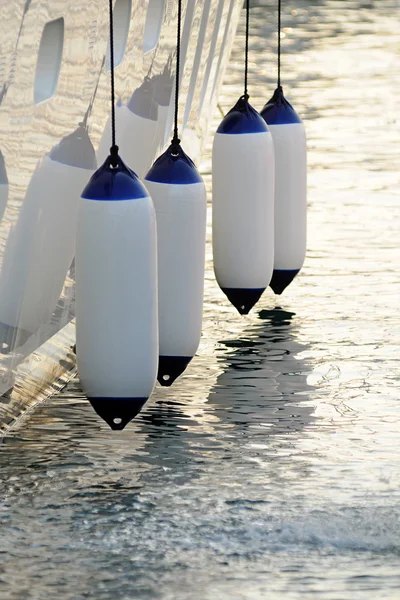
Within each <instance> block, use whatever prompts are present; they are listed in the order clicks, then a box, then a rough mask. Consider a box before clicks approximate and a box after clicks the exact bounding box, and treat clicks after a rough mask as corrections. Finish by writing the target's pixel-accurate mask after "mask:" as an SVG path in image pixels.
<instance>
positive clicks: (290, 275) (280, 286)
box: [269, 269, 300, 295]
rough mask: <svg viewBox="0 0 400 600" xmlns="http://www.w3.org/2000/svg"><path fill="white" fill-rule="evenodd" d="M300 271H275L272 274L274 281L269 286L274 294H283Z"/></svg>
mask: <svg viewBox="0 0 400 600" xmlns="http://www.w3.org/2000/svg"><path fill="white" fill-rule="evenodd" d="M299 271H300V269H292V270H289V269H287V270H286V269H274V272H273V273H272V279H271V282H270V284H269V286H270V288H272V291H273V292H274V294H278V295H280V294H282V292H283V291H284V290H285V289H286V288H287V286H288V285H289V284H290V283H292V281H293V279H294V278H295V277H296V275H297V273H298V272H299Z"/></svg>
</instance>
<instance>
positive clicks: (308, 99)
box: [0, 0, 400, 600]
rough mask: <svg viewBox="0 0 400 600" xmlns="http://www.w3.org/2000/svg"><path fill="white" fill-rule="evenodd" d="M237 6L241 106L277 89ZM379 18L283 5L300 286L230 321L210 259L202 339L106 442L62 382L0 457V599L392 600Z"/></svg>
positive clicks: (392, 143) (77, 394)
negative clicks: (305, 219) (294, 127)
mask: <svg viewBox="0 0 400 600" xmlns="http://www.w3.org/2000/svg"><path fill="white" fill-rule="evenodd" d="M258 4H259V6H257V7H256V8H254V10H253V11H252V28H253V31H254V35H253V37H252V40H251V52H252V54H251V65H250V67H251V81H252V82H253V85H252V88H253V89H252V101H253V104H254V105H255V106H256V107H257V108H261V107H262V105H263V103H264V102H265V101H266V100H267V99H268V97H269V96H270V95H271V92H272V91H273V87H274V80H275V71H276V69H275V63H274V54H273V52H274V45H275V38H274V36H273V33H272V32H273V28H274V23H273V17H272V13H271V6H272V3H271V2H268V3H265V2H264V4H263V3H261V2H260V3H258ZM399 8H400V6H399V2H398V1H394V0H393V1H391V2H388V1H384V0H380V1H375V2H373V1H367V0H365V1H364V2H355V1H354V2H352V1H346V2H344V1H336V2H329V1H324V2H319V3H316V2H314V3H309V2H303V1H300V0H299V1H297V2H289V1H288V2H285V3H284V26H285V29H284V32H285V38H284V40H283V49H284V51H285V56H284V59H283V73H284V89H285V90H286V92H287V95H288V97H289V99H290V100H292V101H293V104H294V105H295V107H296V108H297V110H298V112H299V113H300V114H301V115H302V116H303V117H304V118H305V121H306V127H307V133H308V139H309V204H310V210H309V251H308V257H307V261H306V264H305V267H304V269H303V271H302V274H301V276H300V277H299V278H298V280H296V281H295V283H294V284H292V285H291V286H290V288H288V290H287V291H286V293H285V294H284V296H283V297H282V298H277V299H275V298H274V296H273V294H272V293H271V292H268V293H266V294H265V296H264V297H263V298H262V300H261V302H260V304H259V306H258V308H257V310H254V311H253V312H252V314H251V315H249V316H248V317H244V318H243V317H239V315H238V314H237V313H236V312H235V310H234V309H233V308H232V307H231V306H229V305H228V303H227V302H226V300H225V298H224V296H223V294H222V293H221V292H220V291H219V289H218V288H217V285H216V283H215V280H214V276H213V272H212V265H211V246H210V244H209V245H208V257H209V262H208V269H207V280H206V297H205V319H204V323H205V327H204V335H203V340H202V344H201V348H200V350H199V356H198V357H196V359H195V360H194V361H193V362H192V364H191V366H190V368H189V369H188V370H187V373H186V374H185V376H184V377H182V378H181V380H179V381H178V382H177V383H176V384H175V385H174V386H173V388H171V389H170V390H168V391H166V390H164V389H160V388H157V390H156V392H155V394H154V396H153V398H152V400H151V401H150V402H149V404H148V406H147V408H146V409H145V410H144V411H143V412H142V413H141V415H140V416H139V417H138V418H137V419H136V420H135V422H134V423H132V424H131V426H130V427H128V428H127V429H126V430H125V431H124V432H122V433H111V432H110V430H109V429H108V428H107V426H106V425H105V424H103V423H102V422H101V421H100V420H99V419H98V418H97V416H96V415H95V414H94V413H93V411H92V409H91V407H90V406H89V404H88V403H87V402H86V401H85V400H84V398H83V395H82V393H81V391H80V389H79V382H78V381H75V382H73V383H72V384H71V385H70V386H69V387H68V389H67V390H66V391H65V392H64V393H63V394H62V395H60V396H58V397H55V398H53V399H52V400H51V401H49V402H48V403H47V404H45V405H42V406H40V407H39V408H38V409H37V410H36V412H35V413H34V414H33V415H31V417H30V418H29V419H28V420H27V421H26V422H25V425H24V427H19V428H16V429H15V430H14V431H13V432H12V433H11V434H9V435H8V436H7V437H6V438H5V439H4V440H3V444H2V446H1V451H0V452H1V454H0V478H1V482H0V522H1V531H0V535H1V537H0V554H1V556H0V597H1V598H4V599H5V600H9V599H10V600H13V599H18V600H20V599H21V600H25V599H38V600H39V599H40V600H50V599H51V600H53V599H54V598H57V597H59V598H63V599H67V600H69V599H71V600H80V599H83V598H95V599H96V600H103V599H104V600H111V599H113V600H114V599H130V598H138V599H147V598H151V599H152V598H160V599H163V600H189V599H194V600H207V599H213V600H214V599H218V600H225V599H229V600H230V599H231V598H235V599H252V600H253V599H256V600H258V599H261V598H266V597H268V598H273V599H281V598H284V599H285V600H292V599H298V598H307V599H308V598H311V597H313V598H318V599H319V598H323V599H326V600H349V599H351V600H358V599H360V600H361V599H362V600H364V599H367V600H369V599H372V598H373V599H374V600H375V599H389V598H390V599H398V598H400V458H399V442H400V403H399V398H400V383H399V366H398V346H399V340H400V318H399V308H400V292H399V290H400V287H399V283H400V275H399V268H398V265H399V264H400V250H399V231H400V208H399V180H400V174H399V173H400V168H399V167H400V152H399V149H400V145H399V130H400V126H399V114H400V83H399V77H398V72H399V71H400V58H399V39H400V38H399V34H400V25H399V16H400V10H399ZM242 36H243V23H242V25H241V29H240V32H239V36H238V39H237V45H236V48H235V49H234V52H233V57H232V61H231V65H230V68H229V70H228V72H227V74H226V79H225V81H226V85H225V88H224V91H223V95H222V98H221V106H222V107H223V109H224V110H226V109H228V108H230V106H231V105H232V104H233V102H234V101H235V100H236V99H237V97H238V95H239V94H240V93H241V80H242V72H241V68H242V66H241V62H240V60H241V42H242V41H243V37H242ZM219 119H220V116H219V115H218V114H217V115H216V120H215V125H216V124H217V122H218V120H219ZM210 144H211V139H210ZM203 172H204V173H205V176H206V180H207V183H208V184H210V175H209V160H208V161H207V157H206V161H205V163H204V165H203Z"/></svg>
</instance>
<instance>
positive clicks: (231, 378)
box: [208, 308, 314, 435]
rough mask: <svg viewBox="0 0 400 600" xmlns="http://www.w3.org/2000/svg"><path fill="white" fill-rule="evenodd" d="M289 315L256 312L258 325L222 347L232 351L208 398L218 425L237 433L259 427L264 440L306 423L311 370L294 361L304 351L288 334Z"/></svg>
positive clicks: (309, 409) (224, 359)
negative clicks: (226, 425) (236, 429)
mask: <svg viewBox="0 0 400 600" xmlns="http://www.w3.org/2000/svg"><path fill="white" fill-rule="evenodd" d="M294 316H295V315H294V313H291V312H288V311H285V310H282V309H280V308H275V309H274V310H262V311H260V312H259V318H260V319H261V320H262V323H259V324H257V325H253V326H252V327H251V328H249V330H248V333H247V335H246V336H245V337H243V338H242V339H238V340H227V341H224V342H222V343H223V344H224V345H225V346H226V347H227V348H228V349H232V350H230V351H229V352H228V354H224V355H223V356H222V357H221V362H222V363H223V364H224V366H223V372H222V373H221V374H220V375H219V376H218V377H217V380H216V383H215V385H214V386H213V388H212V389H211V391H210V394H209V397H208V403H211V404H212V406H213V409H214V414H215V415H216V416H218V417H219V418H220V419H221V420H223V421H224V422H226V423H231V424H233V425H235V426H239V427H241V428H243V429H247V428H249V427H253V426H255V427H260V433H261V432H262V431H264V432H265V434H266V435H272V434H275V433H282V432H284V431H287V430H290V431H296V430H298V429H302V428H303V427H304V426H305V425H306V424H308V423H310V421H311V420H312V413H313V410H314V409H313V408H312V407H308V406H302V401H303V402H304V400H306V399H307V391H308V390H309V389H311V388H310V387H309V386H308V384H307V377H308V374H309V373H310V372H311V370H312V367H311V366H309V365H307V363H306V362H305V361H304V360H302V359H299V358H297V356H296V355H297V354H299V353H300V352H303V351H305V350H306V349H307V347H306V346H304V345H303V344H301V343H300V342H299V341H298V340H297V338H296V334H295V333H294V332H292V330H291V329H292V328H291V324H290V322H291V319H292V317H294ZM299 390H301V396H298V395H297V392H298V391H299Z"/></svg>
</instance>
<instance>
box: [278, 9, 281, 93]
mask: <svg viewBox="0 0 400 600" xmlns="http://www.w3.org/2000/svg"><path fill="white" fill-rule="evenodd" d="M278 87H281V0H278Z"/></svg>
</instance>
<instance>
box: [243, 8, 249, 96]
mask: <svg viewBox="0 0 400 600" xmlns="http://www.w3.org/2000/svg"><path fill="white" fill-rule="evenodd" d="M249 17H250V0H246V44H245V52H244V96H245V98H248V97H249V95H248V93H247V78H248V70H249V20H250V19H249Z"/></svg>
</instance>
